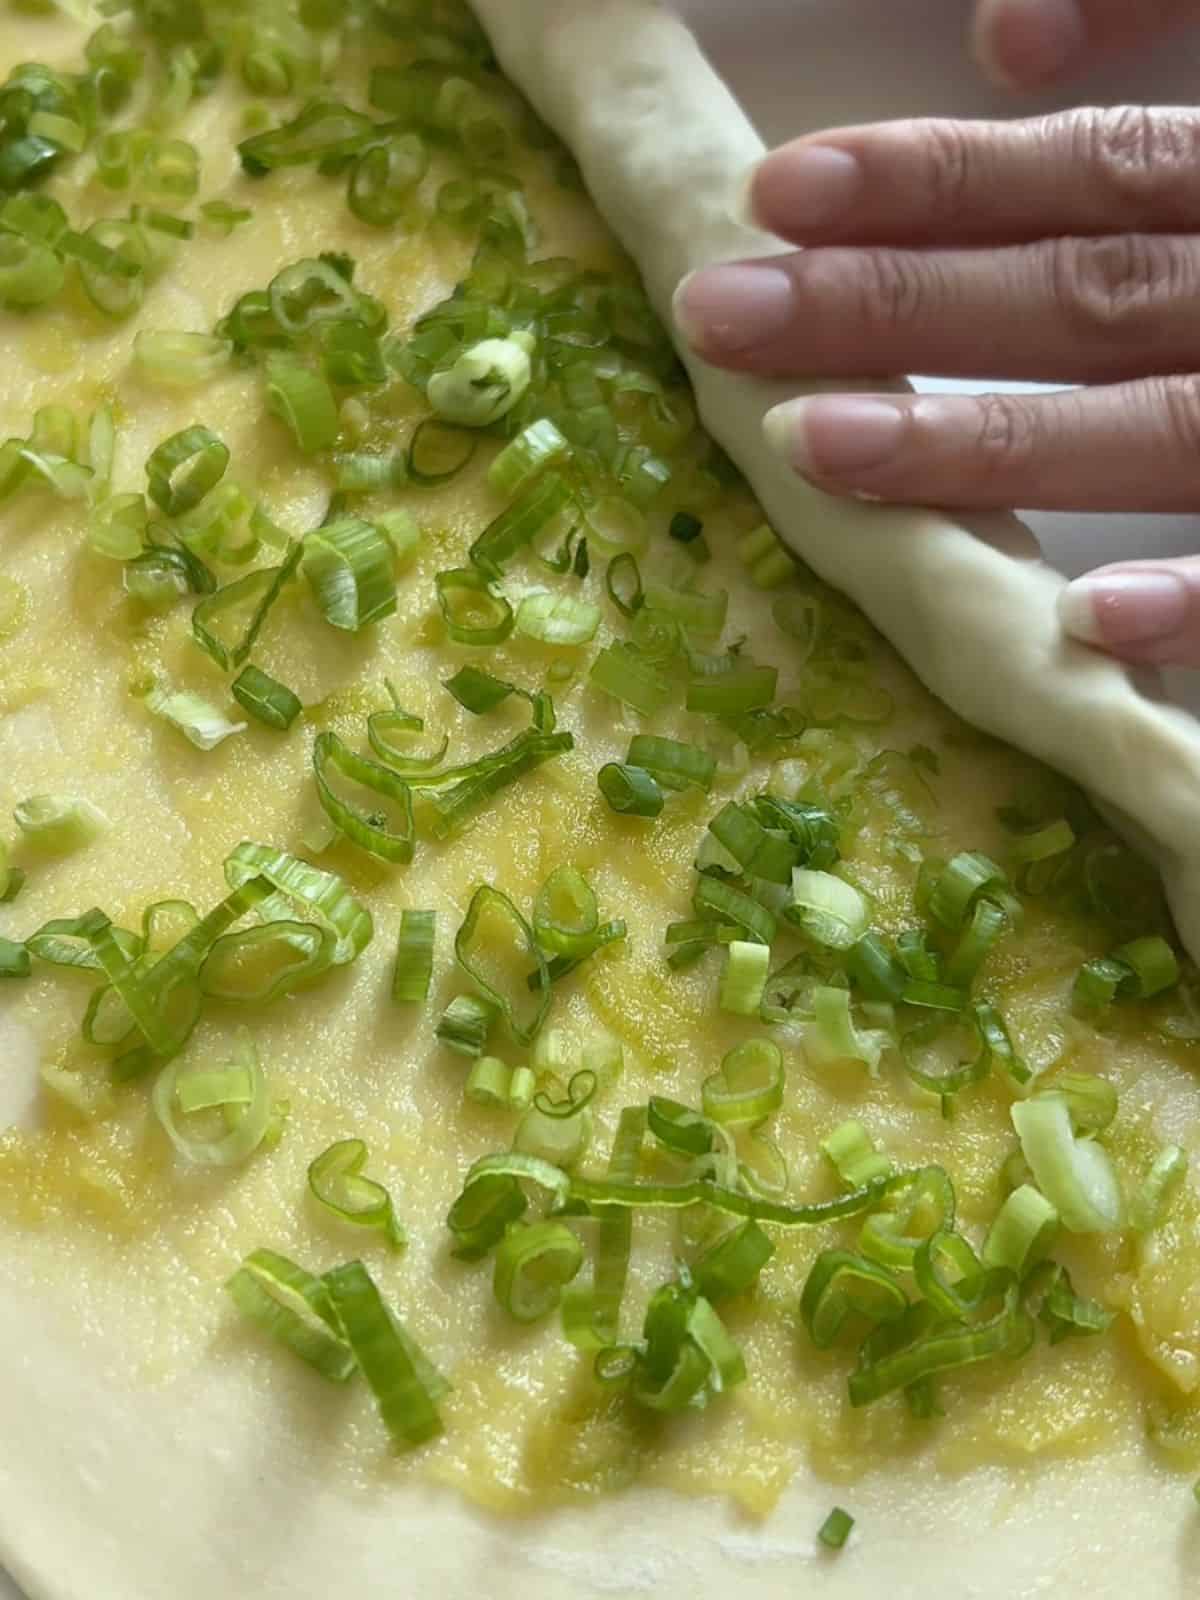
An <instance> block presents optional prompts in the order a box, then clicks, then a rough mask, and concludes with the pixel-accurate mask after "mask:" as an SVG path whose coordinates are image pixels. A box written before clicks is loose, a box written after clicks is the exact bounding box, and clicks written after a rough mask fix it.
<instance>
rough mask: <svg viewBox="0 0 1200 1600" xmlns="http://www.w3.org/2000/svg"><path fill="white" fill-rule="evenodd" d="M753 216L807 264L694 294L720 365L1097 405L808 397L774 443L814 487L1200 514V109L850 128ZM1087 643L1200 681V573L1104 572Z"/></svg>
mask: <svg viewBox="0 0 1200 1600" xmlns="http://www.w3.org/2000/svg"><path fill="white" fill-rule="evenodd" d="M1149 4H1150V0H1139V5H1138V7H1137V10H1138V12H1139V14H1141V13H1142V11H1143V7H1144V6H1147V7H1148V6H1149ZM1124 5H1125V0H1110V3H1108V4H1107V7H1105V6H1101V5H1097V6H1096V8H1095V9H1096V10H1097V11H1100V10H1104V9H1107V10H1109V11H1112V12H1113V13H1114V14H1115V13H1116V11H1118V10H1120V9H1122V7H1124ZM1128 9H1129V10H1130V11H1132V10H1133V8H1132V7H1129V8H1128ZM1157 9H1158V10H1159V11H1162V10H1164V9H1165V8H1164V7H1163V6H1162V5H1161V4H1159V5H1158V7H1157ZM1176 9H1178V8H1176ZM747 205H748V209H749V211H750V213H751V214H752V216H753V217H754V219H755V220H756V221H757V222H758V223H759V224H760V225H761V226H762V227H764V228H765V229H766V230H767V231H768V232H770V233H773V234H776V235H778V236H779V237H780V238H781V239H784V240H787V241H788V242H789V243H791V244H794V245H803V246H805V247H806V248H804V249H803V250H800V251H798V252H795V253H790V254H781V255H778V256H775V257H771V258H769V259H767V260H757V261H751V262H743V263H735V264H731V265H727V266H718V267H710V268H707V269H705V270H704V271H702V272H699V273H695V274H693V275H692V277H691V278H689V279H688V280H687V281H686V282H685V283H684V284H682V285H681V286H680V290H679V294H678V296H677V301H676V309H677V316H678V321H679V325H680V328H681V330H682V331H683V333H684V334H685V336H686V337H687V338H688V339H689V340H690V341H691V343H692V344H693V345H694V347H695V348H696V350H697V351H698V352H699V353H700V354H701V355H702V356H704V357H705V358H707V359H708V360H709V361H712V362H714V363H716V364H717V365H720V366H724V367H728V368H731V369H734V370H737V371H744V372H757V373H762V374H770V375H776V376H785V375H803V376H805V377H808V378H825V379H838V378H841V379H848V378H860V377H861V376H862V375H863V374H864V373H878V374H881V375H882V374H886V373H894V372H923V373H938V374H942V375H946V376H958V377H987V378H1010V379H1034V380H1043V381H1047V382H1057V383H1074V384H1083V385H1088V386H1089V387H1084V388H1081V389H1076V390H1073V391H1070V392H1063V393H1057V394H1043V395H1036V396H1032V395H1011V394H993V395H984V396H981V397H978V398H971V397H967V396H961V395H938V396H932V395H920V396H915V395H914V396H885V395H879V396H867V395H854V396H851V395H842V396H837V395H828V396H823V397H821V398H817V399H808V400H802V401H792V402H789V403H788V404H786V405H784V406H780V407H777V408H776V409H775V410H774V411H773V412H771V413H770V414H769V416H768V419H767V427H768V432H769V435H770V437H771V439H772V442H773V443H774V444H775V446H776V448H777V449H778V450H779V451H780V452H781V453H782V454H783V455H784V456H785V457H786V458H787V459H789V460H790V462H791V464H792V465H793V466H794V467H795V468H796V470H797V471H798V472H801V473H803V474H804V475H805V476H806V477H808V478H810V479H812V480H813V481H814V482H815V483H817V484H819V485H820V486H821V487H822V488H824V489H827V490H829V491H830V492H832V493H834V494H849V495H860V496H863V497H866V498H871V499H881V500H894V501H902V502H910V503H913V502H915V503H919V504H920V503H923V504H936V505H943V506H963V507H993V506H1014V505H1016V506H1034V507H1043V508H1059V509H1074V510H1083V509H1090V510H1105V511H1119V510H1128V511H1133V510H1138V511H1180V510H1196V509H1200V376H1198V374H1200V111H1193V110H1154V111H1150V110H1143V109H1140V108H1124V109H1121V110H1116V111H1075V112H1068V113H1065V114H1062V115H1059V116H1053V117H1046V118H1039V119H1037V120H1034V121H1030V122H1014V123H982V122H980V123H971V122H935V121H914V122H900V123H893V124H883V125H880V126H876V127H863V128H849V129H841V130H837V131H835V132H831V133H824V134H820V135H817V136H814V137H812V138H808V139H801V140H797V141H796V142H795V143H793V144H790V145H785V146H784V147H783V148H781V149H779V150H777V151H775V152H774V153H773V154H771V155H769V156H767V157H766V158H765V159H764V161H763V162H762V163H761V164H760V165H759V166H758V167H757V168H756V169H755V172H754V173H753V175H752V178H751V182H750V186H749V190H748V201H747ZM1063 622H1064V625H1065V626H1066V627H1067V628H1068V629H1069V630H1070V631H1071V632H1073V633H1075V634H1077V635H1079V636H1081V637H1084V638H1086V639H1088V640H1089V642H1092V643H1099V644H1103V645H1104V646H1105V647H1106V648H1108V649H1111V650H1112V651H1114V652H1115V653H1117V654H1120V655H1122V656H1124V657H1126V658H1127V659H1129V660H1133V661H1145V662H1158V663H1165V662H1187V663H1189V664H1192V665H1197V666H1200V558H1197V559H1194V560H1191V561H1186V562H1167V561H1160V562H1155V563H1153V564H1146V563H1141V564H1129V565H1124V566H1122V567H1119V568H1107V569H1105V570H1104V571H1102V572H1099V573H1094V574H1089V575H1088V577H1087V578H1085V579H1081V580H1079V581H1078V582H1077V583H1076V584H1074V585H1072V586H1071V587H1070V588H1069V589H1068V590H1067V591H1066V598H1065V599H1064V602H1063Z"/></svg>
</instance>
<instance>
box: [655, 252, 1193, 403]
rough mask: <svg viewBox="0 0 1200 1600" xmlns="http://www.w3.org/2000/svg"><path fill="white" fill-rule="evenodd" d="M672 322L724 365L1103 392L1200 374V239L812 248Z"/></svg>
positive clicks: (684, 310)
mask: <svg viewBox="0 0 1200 1600" xmlns="http://www.w3.org/2000/svg"><path fill="white" fill-rule="evenodd" d="M676 318H677V321H678V322H679V325H680V328H681V330H682V332H683V334H684V336H685V337H686V338H687V339H688V341H689V342H690V343H691V344H692V345H693V347H694V348H695V349H696V350H697V352H698V353H699V354H700V355H702V356H704V357H705V358H706V359H707V360H709V361H711V362H713V363H714V364H715V365H717V366H724V367H730V368H733V369H735V370H737V371H742V372H755V373H759V374H762V375H764V376H773V377H786V376H793V375H803V376H805V377H812V378H818V377H826V378H849V377H862V376H866V375H878V374H885V373H894V372H924V373H930V374H934V373H936V374H942V375H944V376H946V377H987V378H1015V379H1029V380H1042V381H1049V382H1056V381H1057V382H1064V383H1066V382H1077V383H1104V382H1117V381H1119V380H1121V379H1122V378H1129V377H1147V376H1152V375H1157V374H1166V373H1174V372H1187V371H1194V370H1195V369H1196V368H1197V367H1198V366H1200V237H1197V236H1191V235H1174V234H1116V235H1113V236H1112V237H1111V238H1099V239H1074V238H1071V239H1049V240H1042V241H1039V242H1038V243H1036V244H1027V245H1016V246H1010V247H1007V248H1002V249H996V250H944V251H911V250H882V249H863V250H855V249H849V250H847V249H810V250H804V251H798V252H796V253H794V254H788V255H780V256H771V257H767V258H765V259H759V260H755V261H747V262H735V263H730V264H727V265H722V266H716V267H706V268H703V269H701V271H699V272H695V273H693V274H692V275H691V276H690V277H689V278H687V279H686V280H685V281H684V283H683V284H681V285H680V289H679V292H678V294H677V296H676Z"/></svg>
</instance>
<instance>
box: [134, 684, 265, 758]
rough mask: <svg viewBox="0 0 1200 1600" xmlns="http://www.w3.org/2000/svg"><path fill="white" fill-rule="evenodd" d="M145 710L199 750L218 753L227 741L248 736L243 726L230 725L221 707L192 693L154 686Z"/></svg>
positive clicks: (239, 723)
mask: <svg viewBox="0 0 1200 1600" xmlns="http://www.w3.org/2000/svg"><path fill="white" fill-rule="evenodd" d="M144 703H145V706H146V710H147V711H149V712H150V713H151V715H152V716H156V717H161V718H162V720H163V721H164V722H169V723H170V724H171V726H172V727H173V728H177V729H178V730H179V732H180V733H181V734H182V735H183V736H184V738H185V739H186V740H187V741H188V743H189V744H192V745H195V747H196V749H197V750H206V751H207V750H215V749H216V748H217V746H218V745H220V744H223V743H224V742H225V740H226V739H230V738H232V737H233V736H234V735H235V734H238V733H245V731H246V724H245V723H244V722H230V720H229V718H228V717H227V716H226V715H225V713H224V712H223V711H222V710H220V708H219V707H217V706H214V705H212V704H211V703H210V702H209V701H208V700H206V699H205V698H204V696H203V695H199V694H193V693H192V692H191V691H190V690H189V689H180V690H175V691H172V690H170V689H168V688H166V687H164V686H163V685H162V684H157V683H156V684H154V685H152V687H151V688H150V690H149V692H148V693H147V694H146V695H145V696H144Z"/></svg>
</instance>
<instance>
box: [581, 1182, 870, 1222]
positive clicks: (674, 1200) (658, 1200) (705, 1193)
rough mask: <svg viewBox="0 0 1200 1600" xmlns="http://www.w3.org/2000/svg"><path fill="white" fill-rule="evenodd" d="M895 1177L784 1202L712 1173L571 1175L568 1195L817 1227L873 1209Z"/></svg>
mask: <svg viewBox="0 0 1200 1600" xmlns="http://www.w3.org/2000/svg"><path fill="white" fill-rule="evenodd" d="M897 1181H898V1180H897V1179H896V1178H891V1179H887V1180H884V1181H881V1182H877V1183H871V1184H865V1185H864V1186H863V1187H862V1188H861V1189H855V1190H854V1191H853V1192H852V1193H850V1194H841V1195H838V1196H836V1198H834V1199H832V1200H817V1201H814V1202H813V1203H812V1204H810V1205H785V1204H783V1203H782V1202H780V1201H774V1200H764V1199H760V1198H758V1197H757V1196H755V1195H748V1194H745V1193H743V1192H742V1191H741V1190H739V1189H732V1188H730V1187H729V1186H728V1185H727V1184H721V1183H716V1182H714V1181H712V1180H711V1179H708V1178H695V1179H692V1180H691V1181H690V1182H686V1183H614V1182H612V1181H611V1180H609V1179H607V1178H584V1177H572V1178H571V1179H570V1180H569V1187H568V1193H567V1197H566V1198H569V1199H570V1200H573V1201H577V1202H579V1203H580V1204H582V1205H584V1206H586V1207H587V1208H588V1209H589V1210H590V1209H591V1208H592V1207H593V1206H597V1205H614V1206H646V1207H648V1208H650V1209H651V1210H659V1209H665V1210H671V1211H678V1210H682V1209H684V1208H686V1207H688V1206H695V1205H710V1206H712V1207H713V1208H714V1209H715V1210H717V1211H720V1212H723V1213H725V1214H726V1215H728V1216H732V1217H752V1218H753V1219H754V1220H755V1221H756V1222H760V1223H771V1224H773V1225H774V1226H776V1227H780V1228H813V1227H819V1226H821V1224H823V1223H825V1222H836V1221H838V1220H839V1219H840V1218H843V1217H856V1216H859V1215H860V1214H861V1213H862V1212H864V1211H870V1210H872V1209H873V1208H874V1207H875V1206H877V1205H879V1204H880V1202H881V1201H882V1200H883V1199H884V1198H885V1196H887V1195H888V1194H889V1193H890V1191H891V1187H892V1186H893V1185H895V1184H896V1183H897Z"/></svg>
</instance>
